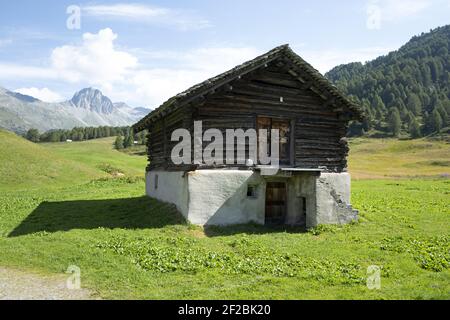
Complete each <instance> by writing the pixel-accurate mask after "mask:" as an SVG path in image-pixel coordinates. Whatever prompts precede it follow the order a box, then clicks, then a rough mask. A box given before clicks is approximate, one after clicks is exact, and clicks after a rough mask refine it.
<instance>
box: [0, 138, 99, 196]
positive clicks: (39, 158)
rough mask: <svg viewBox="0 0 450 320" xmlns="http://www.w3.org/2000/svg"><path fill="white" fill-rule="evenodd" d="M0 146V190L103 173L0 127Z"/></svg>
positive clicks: (62, 182)
mask: <svg viewBox="0 0 450 320" xmlns="http://www.w3.org/2000/svg"><path fill="white" fill-rule="evenodd" d="M0 150H2V152H0V181H1V184H0V190H17V189H34V188H41V187H45V188H49V187H57V186H70V185H74V184H77V183H80V182H82V181H89V180H90V179H93V178H95V177H100V176H102V175H103V174H102V172H101V171H100V170H96V169H95V168H92V167H89V166H86V165H85V164H83V163H81V162H75V161H72V160H69V159H66V158H64V157H62V156H60V155H58V154H57V153H55V152H52V151H51V150H49V149H48V148H45V147H43V146H41V145H38V144H34V143H31V142H29V141H27V140H25V139H23V138H21V137H19V136H17V135H15V134H14V133H11V132H8V131H4V130H0Z"/></svg>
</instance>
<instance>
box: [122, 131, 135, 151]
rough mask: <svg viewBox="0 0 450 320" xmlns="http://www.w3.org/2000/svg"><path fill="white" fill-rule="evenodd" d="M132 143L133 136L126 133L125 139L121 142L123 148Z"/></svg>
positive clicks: (130, 145)
mask: <svg viewBox="0 0 450 320" xmlns="http://www.w3.org/2000/svg"><path fill="white" fill-rule="evenodd" d="M133 145H134V138H133V135H132V134H128V135H127V136H125V140H124V142H123V146H124V148H129V147H132V146H133Z"/></svg>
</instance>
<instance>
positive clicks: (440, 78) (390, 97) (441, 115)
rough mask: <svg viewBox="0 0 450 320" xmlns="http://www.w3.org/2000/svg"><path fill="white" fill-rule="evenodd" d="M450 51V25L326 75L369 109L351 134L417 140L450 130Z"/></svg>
mask: <svg viewBox="0 0 450 320" xmlns="http://www.w3.org/2000/svg"><path fill="white" fill-rule="evenodd" d="M449 51H450V25H448V26H444V27H439V28H437V29H434V30H431V31H430V32H429V33H423V34H421V35H420V36H415V37H413V38H412V39H411V40H410V41H409V42H408V43H406V44H405V45H404V46H402V47H401V48H400V49H399V50H397V51H394V52H391V53H389V54H388V55H386V56H382V57H379V58H377V59H375V60H373V61H370V62H367V63H366V64H362V63H350V64H346V65H341V66H338V67H336V68H334V69H332V70H331V71H330V72H328V73H327V74H326V75H325V76H326V77H327V78H328V79H330V80H331V81H332V82H334V83H335V85H336V86H337V87H338V88H340V89H341V90H342V91H343V92H344V93H346V94H347V95H349V96H350V97H351V98H353V99H354V100H356V101H357V102H359V103H360V104H361V105H362V106H363V107H364V109H365V112H366V115H367V119H366V121H364V123H362V124H358V123H354V124H353V125H352V126H351V128H350V133H351V134H353V135H361V134H363V133H366V132H374V133H378V134H379V133H382V134H394V135H396V136H398V135H399V134H401V135H410V136H413V137H416V136H420V135H428V134H430V133H434V132H439V131H442V130H443V129H444V130H445V127H446V126H450V123H449V117H448V116H449V114H450V55H449ZM447 130H448V129H447Z"/></svg>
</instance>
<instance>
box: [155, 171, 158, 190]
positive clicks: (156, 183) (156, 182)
mask: <svg viewBox="0 0 450 320" xmlns="http://www.w3.org/2000/svg"><path fill="white" fill-rule="evenodd" d="M158 180H159V177H158V175H157V174H155V190H156V189H158Z"/></svg>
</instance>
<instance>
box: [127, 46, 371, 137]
mask: <svg viewBox="0 0 450 320" xmlns="http://www.w3.org/2000/svg"><path fill="white" fill-rule="evenodd" d="M277 59H283V60H284V61H285V62H286V63H287V64H288V66H289V67H288V70H287V72H288V73H289V74H290V75H291V76H292V77H293V78H295V79H296V80H298V81H299V87H302V88H304V89H309V90H312V91H313V92H315V93H316V94H317V95H318V96H320V97H321V98H322V99H324V100H325V101H327V103H328V104H339V105H341V106H343V107H344V108H345V109H346V111H347V112H348V113H350V115H351V117H352V118H353V119H358V120H361V119H362V118H363V117H364V116H363V112H362V110H361V109H360V107H359V106H358V105H356V104H355V103H353V102H351V101H350V100H348V99H347V98H346V97H345V96H344V95H343V94H342V93H341V92H340V91H339V90H338V89H337V88H336V87H335V86H334V85H332V84H331V82H330V81H329V80H328V79H326V78H325V77H324V76H323V75H321V74H320V73H319V72H318V71H317V70H316V69H314V68H313V67H312V66H311V65H310V64H309V63H307V62H306V61H305V60H303V59H302V58H301V57H300V56H298V55H297V54H296V53H295V52H294V51H292V50H291V48H290V47H289V46H288V45H283V46H279V47H276V48H274V49H272V50H270V51H269V52H267V53H265V54H263V55H261V56H259V57H256V58H255V59H253V60H250V61H247V62H245V63H243V64H241V65H239V66H237V67H234V68H233V69H231V70H229V71H227V72H224V73H222V74H220V75H218V76H216V77H213V78H210V79H208V80H206V81H204V82H202V83H199V84H197V85H194V86H193V87H191V88H189V89H187V90H186V91H183V92H182V93H179V94H177V95H176V96H174V97H172V98H170V99H169V100H167V101H166V102H164V103H163V104H162V105H161V106H160V107H158V108H157V109H155V110H153V111H152V112H151V113H149V114H148V115H147V116H146V117H144V118H143V119H142V120H140V121H139V122H137V123H136V124H134V125H133V128H134V130H135V131H142V130H144V129H145V128H146V126H147V125H149V124H150V123H151V122H152V121H155V120H157V119H159V118H161V117H163V116H165V115H167V114H168V113H170V112H172V111H174V110H175V109H177V108H179V107H182V106H184V105H186V104H188V103H190V102H192V101H194V100H195V99H196V98H198V97H201V96H204V95H207V94H208V93H211V92H214V91H215V90H217V89H218V88H220V87H222V86H224V85H227V84H228V83H229V82H231V81H233V80H235V79H236V78H239V77H241V76H243V75H245V74H248V73H250V72H252V71H255V70H257V69H259V68H262V67H265V66H267V64H268V63H270V62H272V61H274V60H277Z"/></svg>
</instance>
